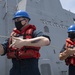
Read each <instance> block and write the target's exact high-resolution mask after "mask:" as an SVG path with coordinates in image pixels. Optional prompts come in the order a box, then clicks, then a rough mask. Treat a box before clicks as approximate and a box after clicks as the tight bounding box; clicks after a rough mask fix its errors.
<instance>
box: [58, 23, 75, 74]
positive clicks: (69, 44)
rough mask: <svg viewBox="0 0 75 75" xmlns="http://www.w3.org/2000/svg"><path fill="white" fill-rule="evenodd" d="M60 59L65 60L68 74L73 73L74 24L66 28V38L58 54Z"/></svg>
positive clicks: (74, 59)
mask: <svg viewBox="0 0 75 75" xmlns="http://www.w3.org/2000/svg"><path fill="white" fill-rule="evenodd" d="M59 58H60V60H65V63H66V65H68V66H69V70H68V72H69V74H68V75H75V25H74V24H73V25H71V26H70V27H69V28H68V38H67V39H66V42H65V45H64V46H63V48H62V50H61V51H60V54H59Z"/></svg>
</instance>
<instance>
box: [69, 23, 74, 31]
mask: <svg viewBox="0 0 75 75" xmlns="http://www.w3.org/2000/svg"><path fill="white" fill-rule="evenodd" d="M68 32H75V25H74V24H73V25H71V26H70V27H69V28H68Z"/></svg>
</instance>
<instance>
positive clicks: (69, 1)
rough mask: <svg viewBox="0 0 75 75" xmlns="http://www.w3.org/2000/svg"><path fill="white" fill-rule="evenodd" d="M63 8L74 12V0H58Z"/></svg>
mask: <svg viewBox="0 0 75 75" xmlns="http://www.w3.org/2000/svg"><path fill="white" fill-rule="evenodd" d="M60 2H61V5H62V7H63V8H64V9H66V10H69V11H71V12H73V13H75V0H60Z"/></svg>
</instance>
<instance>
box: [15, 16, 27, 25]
mask: <svg viewBox="0 0 75 75" xmlns="http://www.w3.org/2000/svg"><path fill="white" fill-rule="evenodd" d="M26 20H27V19H26V18H22V17H19V18H16V19H15V20H14V22H19V21H21V23H22V25H24V24H25V22H26Z"/></svg>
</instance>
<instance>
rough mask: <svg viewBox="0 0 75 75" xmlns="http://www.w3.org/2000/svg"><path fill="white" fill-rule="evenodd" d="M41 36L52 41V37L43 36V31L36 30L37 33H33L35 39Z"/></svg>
mask: <svg viewBox="0 0 75 75" xmlns="http://www.w3.org/2000/svg"><path fill="white" fill-rule="evenodd" d="M39 36H44V37H47V38H48V39H49V40H50V41H51V39H50V36H48V35H45V34H43V32H41V31H39V30H38V31H37V30H35V31H34V32H33V38H35V37H39Z"/></svg>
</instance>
